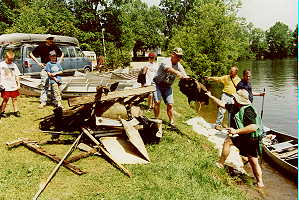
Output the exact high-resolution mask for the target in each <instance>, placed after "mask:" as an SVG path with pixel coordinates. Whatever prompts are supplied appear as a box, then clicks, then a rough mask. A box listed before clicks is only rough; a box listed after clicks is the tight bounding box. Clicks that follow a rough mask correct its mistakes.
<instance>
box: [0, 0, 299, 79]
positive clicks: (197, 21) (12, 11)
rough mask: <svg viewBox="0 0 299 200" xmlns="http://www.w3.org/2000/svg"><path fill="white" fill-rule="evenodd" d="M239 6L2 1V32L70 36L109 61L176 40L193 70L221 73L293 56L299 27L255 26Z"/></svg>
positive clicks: (120, 62)
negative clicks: (240, 64)
mask: <svg viewBox="0 0 299 200" xmlns="http://www.w3.org/2000/svg"><path fill="white" fill-rule="evenodd" d="M240 6H241V4H240V1H238V0H228V1H222V0H209V1H207V0H184V1H181V0H161V2H160V6H159V7H157V6H152V7H148V5H147V4H146V3H143V2H141V0H129V1H125V0H35V1H32V0H14V1H6V0H0V34H1V33H12V32H23V33H51V34H59V35H68V36H73V37H76V38H78V40H79V41H80V45H81V48H82V49H83V50H93V51H95V52H96V53H97V55H106V61H107V64H108V65H109V66H110V67H111V68H117V67H123V66H127V65H128V63H129V61H130V59H131V57H132V55H133V56H136V55H137V52H138V51H142V52H145V51H146V50H149V49H150V50H154V49H155V48H156V47H162V48H163V50H171V49H172V48H173V47H174V46H180V47H182V48H183V50H184V51H185V52H186V53H185V56H184V61H185V64H186V66H188V68H189V69H190V70H191V71H192V72H193V73H194V74H196V75H198V76H204V75H211V74H212V75H217V74H222V73H225V72H226V71H227V69H228V67H229V66H230V65H231V64H232V63H235V62H236V61H238V60H240V59H247V58H254V57H256V58H262V57H271V58H274V57H279V58H281V57H286V56H297V51H298V50H297V40H298V39H297V38H298V37H297V36H298V28H296V30H294V31H293V32H292V31H291V30H290V29H289V27H288V26H287V25H285V24H283V23H281V22H277V23H276V24H275V25H273V26H272V27H271V28H270V29H269V30H267V31H263V30H261V29H258V28H255V27H254V26H253V25H252V24H251V23H247V22H246V21H245V19H243V18H238V17H237V12H238V9H239V8H240ZM103 41H104V42H103ZM104 47H105V48H104ZM104 49H105V50H104ZM168 53H169V52H168Z"/></svg>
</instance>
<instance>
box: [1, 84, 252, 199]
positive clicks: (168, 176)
mask: <svg viewBox="0 0 299 200" xmlns="http://www.w3.org/2000/svg"><path fill="white" fill-rule="evenodd" d="M175 91H176V92H175V110H176V113H178V114H177V115H176V119H177V120H176V125H177V127H178V128H179V129H180V130H181V131H182V134H178V133H176V132H174V131H172V130H169V129H168V128H167V126H164V128H163V131H164V133H163V138H162V140H161V142H160V143H159V144H156V145H147V146H146V147H147V150H148V153H149V156H150V158H151V163H150V164H147V165H125V167H126V168H127V169H128V170H129V171H130V172H131V173H132V174H133V177H132V178H128V177H127V176H126V175H124V174H123V173H121V172H120V171H119V170H118V169H116V168H115V167H113V166H112V165H111V164H109V163H108V162H107V161H106V160H104V159H103V158H99V157H95V156H94V157H89V158H85V159H82V160H80V161H78V162H76V163H74V164H75V165H76V166H78V167H79V168H81V169H82V170H84V171H87V172H88V173H87V174H85V175H81V176H78V175H75V174H73V173H72V172H70V171H69V170H66V169H65V168H63V167H61V168H60V170H59V171H58V173H57V174H56V176H55V177H54V178H53V180H52V181H51V182H50V184H49V185H48V187H47V188H46V189H45V191H44V192H43V193H42V195H41V197H40V199H47V200H48V199H51V200H68V199H75V200H88V199H90V200H95V199H124V200H125V199H155V200H156V199H167V200H169V199H204V200H208V199H211V200H212V199H213V200H222V199H226V200H228V199H242V200H243V199H247V197H246V194H245V193H244V192H242V191H240V190H239V189H238V188H237V187H236V183H235V181H234V180H233V179H232V178H231V177H229V176H228V175H227V173H225V172H224V170H222V169H218V168H216V167H215V165H214V163H215V161H216V159H217V152H216V150H215V149H214V148H213V146H212V144H211V143H210V142H208V141H207V140H206V139H205V138H204V137H203V136H200V135H197V134H196V133H194V132H193V131H192V129H191V127H189V126H188V125H186V124H185V123H184V122H185V121H186V120H187V119H190V118H192V117H195V116H196V113H195V111H193V110H192V109H191V108H190V107H189V105H188V103H187V100H186V98H185V96H183V95H182V94H181V93H179V92H178V88H177V87H176V88H175ZM18 101H19V107H20V111H21V114H22V117H21V118H16V117H14V116H11V117H9V118H5V119H1V121H0V134H1V137H0V143H1V145H0V154H1V159H0V199H1V200H2V199H4V200H11V199H14V200H17V199H22V200H24V199H32V197H33V196H34V194H35V193H36V192H37V191H38V188H39V185H40V183H41V182H42V181H45V180H46V179H47V177H48V176H49V174H50V173H51V171H52V170H53V168H54V167H55V165H56V164H55V163H54V162H52V161H50V160H49V159H48V158H45V157H43V156H40V155H37V154H36V153H33V152H31V151H30V150H28V149H26V148H25V147H22V146H20V147H18V148H14V149H11V150H8V149H7V148H6V146H5V143H6V142H7V141H13V140H15V139H17V138H19V137H27V138H30V139H33V140H36V141H46V140H49V139H50V136H48V135H46V134H44V133H41V132H40V131H39V128H38V124H39V121H38V120H37V119H39V118H42V117H45V116H47V115H49V114H51V113H52V107H46V108H45V109H42V110H40V109H37V106H38V99H37V98H33V97H25V96H21V97H20V98H19V99H18ZM64 104H65V107H67V105H66V102H64ZM10 111H12V107H11V102H9V106H8V109H7V112H10ZM161 111H162V112H161V114H162V118H163V119H165V120H166V119H167V116H166V112H165V107H164V105H163V108H162V110H161ZM146 115H148V116H152V113H151V112H147V113H146ZM43 147H44V148H45V149H46V150H47V151H48V152H51V153H55V154H56V155H58V156H60V157H62V156H63V155H64V153H65V152H66V151H67V150H68V148H69V145H45V146H43ZM76 152H77V150H76ZM76 152H75V153H76Z"/></svg>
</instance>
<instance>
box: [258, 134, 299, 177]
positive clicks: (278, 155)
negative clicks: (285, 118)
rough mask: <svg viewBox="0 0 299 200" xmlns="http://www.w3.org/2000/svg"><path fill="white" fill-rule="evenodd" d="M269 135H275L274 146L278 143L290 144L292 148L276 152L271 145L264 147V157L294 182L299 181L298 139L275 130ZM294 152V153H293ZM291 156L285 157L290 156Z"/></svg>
mask: <svg viewBox="0 0 299 200" xmlns="http://www.w3.org/2000/svg"><path fill="white" fill-rule="evenodd" d="M267 135H275V136H276V137H275V139H274V140H273V145H274V144H276V143H282V142H288V143H289V144H291V145H292V147H290V148H287V149H282V150H281V151H275V148H273V147H272V146H269V145H263V150H264V157H265V158H266V159H267V160H268V161H270V162H271V163H272V164H273V165H274V166H275V167H276V168H277V169H279V171H280V172H281V173H283V174H284V175H287V176H288V177H291V179H293V180H295V181H296V180H298V138H296V137H293V136H290V135H287V134H284V133H280V132H278V131H275V130H270V131H268V132H267ZM292 152H293V153H292ZM289 153H291V155H290V156H285V157H284V156H283V155H288V154H289Z"/></svg>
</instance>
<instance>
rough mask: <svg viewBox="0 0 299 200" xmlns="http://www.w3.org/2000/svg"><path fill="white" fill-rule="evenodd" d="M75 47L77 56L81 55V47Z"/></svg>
mask: <svg viewBox="0 0 299 200" xmlns="http://www.w3.org/2000/svg"><path fill="white" fill-rule="evenodd" d="M75 49H76V52H77V56H78V57H83V56H84V55H83V53H82V51H81V49H80V48H79V47H76V48H75Z"/></svg>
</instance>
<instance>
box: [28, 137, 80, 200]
mask: <svg viewBox="0 0 299 200" xmlns="http://www.w3.org/2000/svg"><path fill="white" fill-rule="evenodd" d="M82 135H83V133H81V135H79V137H78V138H77V139H76V140H75V142H74V143H73V144H72V146H71V147H70V149H69V150H68V152H66V154H65V155H64V156H63V158H62V159H61V161H60V162H59V163H58V165H56V167H55V168H54V170H53V171H52V173H51V174H50V176H49V177H48V179H47V181H46V183H44V184H43V185H42V187H41V188H40V189H39V191H38V192H37V193H36V194H35V195H34V197H33V198H32V200H36V199H37V198H38V197H39V195H40V194H41V193H42V192H43V191H44V189H45V188H46V187H47V185H48V184H49V183H50V181H51V180H52V178H53V177H54V175H55V174H56V172H57V171H58V170H59V167H60V166H61V165H62V163H63V161H64V160H65V159H66V158H67V157H68V156H69V155H70V154H71V153H72V152H73V150H74V149H75V148H76V146H77V145H78V143H79V141H80V139H81V137H82Z"/></svg>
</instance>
